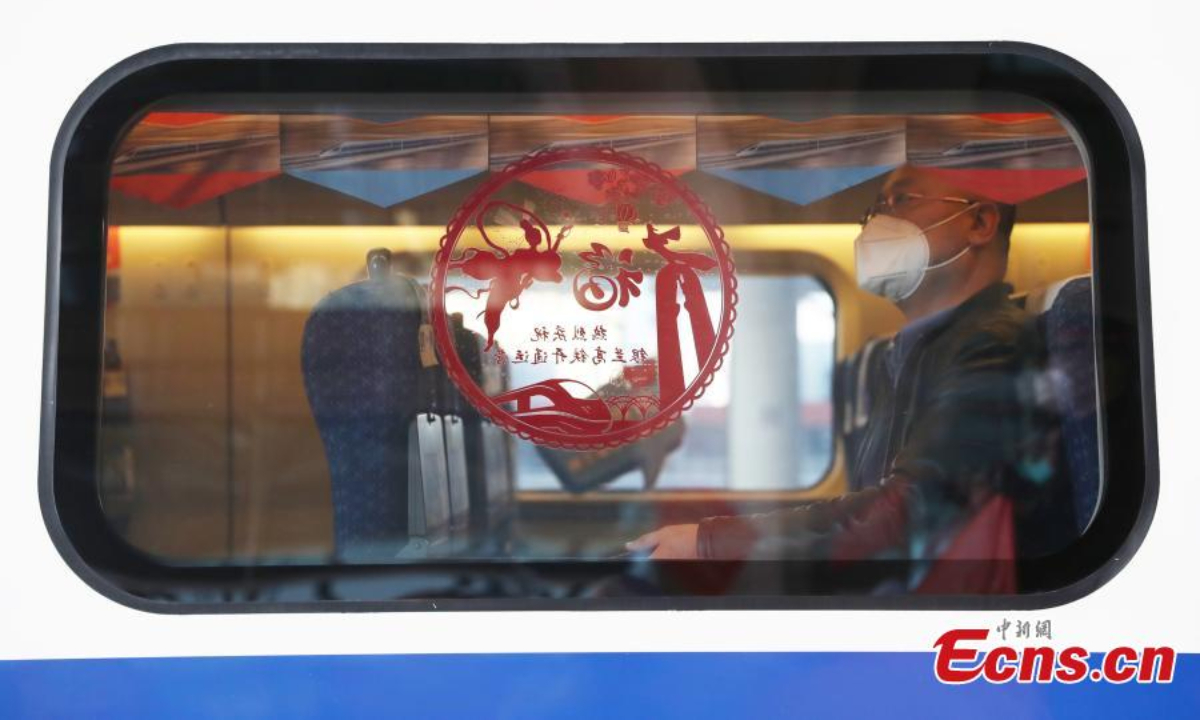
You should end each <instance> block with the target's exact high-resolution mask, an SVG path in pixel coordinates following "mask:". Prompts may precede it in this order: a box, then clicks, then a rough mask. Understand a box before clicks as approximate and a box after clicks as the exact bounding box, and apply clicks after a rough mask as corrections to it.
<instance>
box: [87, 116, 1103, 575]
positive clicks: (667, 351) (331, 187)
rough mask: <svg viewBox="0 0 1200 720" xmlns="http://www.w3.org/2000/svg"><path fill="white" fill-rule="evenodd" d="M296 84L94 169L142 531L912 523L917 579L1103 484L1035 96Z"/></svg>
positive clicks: (703, 550)
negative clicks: (866, 108)
mask: <svg viewBox="0 0 1200 720" xmlns="http://www.w3.org/2000/svg"><path fill="white" fill-rule="evenodd" d="M302 100H303V99H300V100H297V101H296V103H295V107H300V108H302V109H301V110H292V111H288V112H279V111H277V110H270V109H268V108H264V110H263V111H262V112H252V111H248V110H246V109H245V104H244V103H243V104H242V105H241V106H239V108H237V109H230V108H228V107H225V106H223V105H222V103H221V102H220V101H219V99H213V100H212V102H211V103H210V105H211V106H206V107H204V108H203V111H198V110H197V109H196V105H195V103H196V102H198V101H197V100H196V99H191V100H189V101H188V102H189V103H190V104H189V105H188V106H186V107H183V108H181V109H171V107H170V105H169V103H168V104H167V107H166V109H164V110H156V111H155V112H152V113H149V114H147V115H145V116H144V117H142V118H141V120H140V121H139V122H138V123H136V124H135V125H134V126H133V128H132V130H131V131H130V132H129V134H128V135H127V136H126V137H124V138H123V139H122V141H121V144H120V149H119V151H118V153H117V154H116V157H115V160H114V162H113V166H112V173H111V189H112V192H111V194H110V205H109V208H108V219H109V226H110V228H111V229H110V233H109V236H108V247H107V250H108V256H107V258H108V260H107V262H108V273H107V287H106V296H105V301H106V307H105V317H104V344H103V347H104V368H103V373H104V375H103V377H104V382H103V414H102V417H101V426H100V443H99V461H98V477H99V481H98V482H99V492H100V496H101V499H102V503H103V508H104V512H105V514H106V516H107V518H108V520H109V522H110V523H111V525H112V527H113V529H114V530H115V531H116V532H117V533H118V534H119V535H120V536H121V537H122V538H124V539H125V540H126V541H128V543H129V544H131V545H132V546H134V547H136V548H138V549H139V550H141V551H144V552H146V553H149V554H150V555H152V556H154V557H157V558H160V559H163V560H165V561H169V562H173V563H181V564H207V563H228V562H237V563H240V562H254V563H262V564H271V563H288V562H296V561H308V562H317V563H333V562H341V563H356V562H362V563H392V562H421V561H423V560H428V559H431V558H435V559H436V558H441V559H445V558H456V559H463V558H466V559H471V558H487V559H496V558H501V559H508V558H517V559H527V558H528V559H540V558H554V559H577V558H588V559H595V558H614V557H628V556H629V553H631V552H632V553H634V555H635V556H637V551H638V548H636V547H635V548H633V549H632V550H631V549H630V548H629V547H627V546H626V543H627V542H628V541H630V540H633V539H635V538H639V537H646V536H647V534H651V535H649V537H654V538H662V537H667V535H653V533H656V532H665V533H668V535H670V537H671V538H683V540H682V541H679V542H681V544H679V545H670V544H668V543H666V541H661V543H662V547H664V548H665V547H672V548H675V550H672V552H675V551H678V552H679V553H680V554H679V555H671V556H670V557H688V558H694V557H701V558H705V559H745V558H753V559H761V558H768V559H771V558H777V557H785V556H788V557H791V556H796V557H802V558H803V557H816V558H818V559H828V558H830V557H839V558H843V559H845V558H849V559H862V560H871V559H895V558H908V557H909V553H913V552H917V553H919V554H920V557H919V558H918V559H920V560H922V562H924V561H930V562H928V563H925V565H923V566H922V568H921V569H920V570H919V571H918V570H913V571H912V573H913V574H911V575H905V576H904V577H895V578H889V582H891V583H892V585H889V586H888V587H926V588H928V587H934V586H936V583H937V582H938V581H939V580H938V579H939V578H940V577H941V576H939V575H938V574H937V573H936V572H935V571H933V570H930V566H931V564H932V563H933V562H934V561H936V560H937V559H939V558H946V557H952V556H954V553H961V552H966V553H968V554H969V553H970V552H977V553H984V554H985V557H991V556H993V555H994V556H1003V555H1004V554H1005V553H1007V554H1008V556H1009V557H1011V556H1012V554H1013V553H1016V554H1018V555H1036V554H1038V553H1045V552H1048V551H1049V550H1050V549H1053V548H1055V547H1061V546H1062V544H1063V543H1065V542H1067V541H1069V540H1070V539H1071V538H1073V537H1075V536H1076V535H1077V534H1078V533H1079V532H1080V531H1081V530H1082V529H1083V528H1085V527H1086V526H1087V524H1088V523H1089V522H1090V520H1091V518H1092V517H1093V516H1094V514H1095V512H1096V508H1097V507H1098V504H1099V502H1100V498H1101V497H1102V494H1103V493H1102V482H1101V478H1100V473H1099V465H1098V447H1099V440H1098V437H1097V432H1096V426H1097V405H1096V398H1095V395H1094V388H1095V364H1094V360H1093V355H1092V345H1091V339H1092V335H1091V312H1092V308H1091V304H1090V303H1091V281H1090V272H1091V266H1090V262H1091V260H1090V257H1091V247H1090V234H1089V226H1088V214H1087V207H1088V206H1087V202H1088V188H1087V178H1086V173H1085V170H1084V167H1083V164H1082V160H1081V158H1080V153H1079V150H1078V148H1077V147H1076V145H1075V143H1074V141H1073V140H1072V139H1071V137H1070V135H1069V134H1068V133H1067V130H1066V129H1065V126H1064V125H1063V124H1062V123H1061V122H1060V121H1059V120H1058V119H1056V118H1055V117H1054V116H1053V115H1051V114H1048V113H1046V112H1020V113H1018V112H1012V113H1003V112H1002V113H994V112H982V111H980V112H964V111H962V110H961V108H960V109H959V110H956V111H953V112H950V111H946V112H935V111H936V110H937V108H931V109H929V111H924V110H922V111H920V112H918V111H914V112H912V113H909V114H895V113H892V112H891V111H890V110H889V112H888V113H877V114H870V113H860V114H837V113H833V112H822V113H817V112H816V111H813V112H812V113H799V114H797V113H796V112H788V113H783V112H767V111H765V110H763V111H757V110H756V111H754V112H750V111H749V110H747V112H745V113H742V114H736V115H734V114H716V113H714V114H704V113H701V114H678V113H676V114H670V113H663V114H649V113H642V114H638V113H633V114H618V115H595V116H593V115H584V116H580V115H572V114H568V113H565V112H564V113H562V114H541V115H530V114H522V113H503V112H497V113H494V114H417V115H413V114H410V113H407V112H399V111H397V112H394V113H385V112H378V111H371V112H368V111H359V110H356V109H355V108H353V107H349V106H348V107H347V108H345V109H344V110H340V109H338V110H336V111H335V108H337V103H333V104H330V103H329V102H324V103H322V104H320V105H319V107H320V108H321V110H320V111H317V110H316V109H314V108H317V107H318V105H316V104H313V103H312V102H309V105H308V106H305V104H304V102H302ZM304 108H307V109H304ZM760 110H761V109H760ZM809 115H813V117H809ZM546 158H560V159H561V161H560V162H559V163H558V164H557V165H553V166H552V167H551V166H547V167H545V168H543V167H541V166H537V169H536V170H531V171H529V172H526V173H524V174H520V173H517V172H516V171H515V170H513V168H518V169H520V168H522V167H524V165H522V163H530V162H534V161H538V162H541V161H545V159H546ZM613 158H617V159H618V160H613ZM606 163H609V164H608V165H606ZM621 163H625V164H624V165H622V164H621ZM476 201H478V203H477V205H478V207H476V206H473V205H472V203H473V202H476ZM964 268H965V269H964ZM735 287H736V305H735V303H734V302H733V300H734V295H735V293H734V292H733V289H734V288H735ZM726 329H728V330H729V332H731V333H732V334H731V335H730V334H728V333H725V334H723V333H724V331H725V330H726ZM726 340H728V342H725V341H726ZM980 357H984V358H985V359H986V358H991V359H993V360H994V359H995V358H1001V360H1002V362H1001V361H997V362H996V363H995V364H994V365H988V364H987V363H985V362H981V361H980V360H979V358H980ZM718 360H719V363H718V362H717V361H718ZM996 367H1001V370H1000V371H997V370H996V369H995V368H996ZM700 389H703V392H702V393H700V392H699V390H700ZM672 403H676V404H674V405H673V404H672ZM676 415H677V416H676ZM643 430H644V432H643ZM626 431H628V433H627V434H626V435H622V434H621V433H623V432H626ZM956 483H960V484H956ZM913 487H917V488H919V492H918V491H914V490H913ZM838 497H850V498H851V502H849V503H846V504H843V505H840V506H838V507H837V508H835V509H833V510H828V506H824V505H820V501H822V500H827V499H830V498H838ZM912 497H916V498H918V499H919V502H922V503H926V504H925V505H922V506H921V507H918V508H912V507H908V506H906V505H904V504H903V503H905V502H908V500H907V499H906V498H912ZM814 501H815V502H816V503H817V504H816V505H812V504H811V503H814ZM876 502H878V505H875V504H873V503H876ZM814 507H815V508H816V509H815V510H813V509H811V508H814ZM845 508H860V509H863V512H864V513H867V514H868V515H870V516H871V517H876V518H878V517H882V518H885V519H887V518H891V519H893V520H894V519H895V518H896V517H901V518H904V520H903V521H896V522H890V523H889V522H885V521H880V523H881V526H886V527H885V528H884V529H886V530H887V531H888V532H892V533H893V534H891V535H886V536H885V535H884V534H871V533H872V532H873V531H872V530H871V529H870V528H868V529H867V530H864V531H863V532H865V533H866V536H865V537H863V536H852V535H851V534H849V533H848V534H847V535H845V536H841V535H838V536H836V537H824V536H823V533H825V532H826V530H828V528H831V527H832V528H843V527H851V526H853V527H854V528H861V527H865V526H864V525H862V524H859V523H857V522H849V521H848V520H847V519H846V518H844V517H841V516H840V515H838V516H837V517H838V518H840V520H838V521H837V522H833V521H831V522H828V523H825V524H823V525H822V524H821V523H820V522H819V521H817V520H814V519H813V518H814V517H818V518H819V517H820V515H819V514H820V513H822V512H827V511H828V512H831V513H834V514H835V515H836V514H837V513H842V512H848V511H847V510H845ZM868 510H869V511H870V512H868ZM876 511H878V512H876ZM872 513H874V514H872ZM843 520H845V521H846V522H842V521H843ZM814 523H816V524H815V525H814ZM817 526H819V528H818V527H817ZM897 527H900V528H901V530H900V531H898V533H899V534H896V533H895V532H893V531H895V529H896V528H897ZM814 528H817V529H814ZM881 532H882V531H881ZM671 533H676V534H674V535H671ZM656 542H660V541H659V540H655V541H651V542H650V544H649V545H648V546H646V547H645V548H642V549H643V550H645V552H644V553H642V554H644V555H649V554H651V553H655V552H658V551H657V550H656V549H655V548H656V547H657V545H655V543H656ZM671 542H676V540H674V539H673V540H672V541H671ZM964 547H965V548H966V549H964ZM664 552H665V551H664ZM660 556H661V555H660ZM639 557H640V556H639ZM905 572H906V573H907V572H909V570H908V569H906V570H905ZM931 578H932V579H931ZM993 579H995V578H993ZM996 582H998V583H1000V585H998V586H997V587H1000V586H1003V587H1009V586H1008V585H1006V584H1004V583H1006V582H1008V579H999V580H996Z"/></svg>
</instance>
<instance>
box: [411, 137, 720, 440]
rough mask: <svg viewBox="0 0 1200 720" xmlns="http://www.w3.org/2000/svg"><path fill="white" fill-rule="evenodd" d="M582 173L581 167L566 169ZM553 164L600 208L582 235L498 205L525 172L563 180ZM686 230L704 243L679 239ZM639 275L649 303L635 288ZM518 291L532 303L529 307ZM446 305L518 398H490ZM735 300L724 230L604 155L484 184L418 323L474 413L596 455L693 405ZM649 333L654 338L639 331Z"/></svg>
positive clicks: (687, 195)
mask: <svg viewBox="0 0 1200 720" xmlns="http://www.w3.org/2000/svg"><path fill="white" fill-rule="evenodd" d="M580 165H585V166H587V167H588V168H589V169H588V170H584V171H579V172H574V171H573V168H578V167H579V166H580ZM564 168H566V169H567V170H566V172H567V173H568V174H569V175H570V176H573V177H574V178H575V181H576V182H577V183H578V184H579V185H581V186H582V187H586V188H588V189H590V190H591V191H594V192H596V193H598V195H599V196H602V197H598V198H597V199H598V200H602V205H601V207H602V208H603V210H602V211H600V218H601V219H600V220H597V219H596V217H597V216H594V215H593V216H589V219H588V223H589V224H586V225H585V224H582V223H581V222H579V221H577V220H576V219H575V218H573V217H571V216H569V215H566V214H563V215H562V216H561V217H551V216H549V215H548V214H547V213H550V212H552V211H553V210H552V209H548V210H544V211H537V212H535V209H534V208H528V207H522V206H519V205H516V204H513V203H512V202H508V201H505V200H499V199H497V198H498V197H500V196H503V197H511V195H510V194H508V193H507V192H505V189H506V188H507V187H508V186H509V184H510V183H513V182H522V183H528V182H529V178H530V176H535V177H536V176H546V175H547V174H551V173H553V174H556V175H557V176H558V177H567V175H561V174H559V173H563V172H564V170H563V169H564ZM570 190H572V191H573V192H579V191H580V187H574V188H570ZM637 199H647V200H652V201H653V202H652V203H643V204H642V207H643V208H645V212H649V213H651V214H656V213H657V212H659V211H660V210H661V211H662V213H663V218H668V217H669V218H671V219H670V222H669V223H668V222H665V221H662V222H660V223H659V225H655V223H654V221H655V218H653V217H641V218H638V223H639V225H640V227H639V226H635V227H630V226H629V225H628V223H629V220H630V217H629V211H628V208H627V205H628V204H629V203H631V202H632V201H634V200H637ZM560 212H564V213H565V211H560ZM685 217H686V219H683V218H685ZM622 224H625V225H626V227H625V234H623V235H622V234H621V233H622V230H621V227H620V226H621V225H622ZM684 227H689V228H690V227H695V228H698V229H699V231H700V233H701V235H702V237H703V240H700V237H699V236H694V235H688V236H687V238H686V239H687V242H686V243H684V239H685V238H684V232H683V228H684ZM639 230H640V231H641V232H639ZM630 231H632V233H637V234H632V233H631V232H630ZM689 232H691V231H689ZM638 235H640V236H641V237H639V236H638ZM678 245H685V246H686V248H687V249H686V251H685V250H682V249H678V248H677V246H678ZM564 273H566V274H573V279H572V280H570V281H567V280H565V279H564ZM648 274H652V275H654V283H653V293H652V294H651V293H645V292H644V290H645V288H643V287H642V283H643V280H644V279H645V278H646V275H648ZM718 289H719V297H720V301H719V306H718V304H716V303H714V302H713V300H712V296H713V294H714V293H715V292H716V290H718ZM531 291H532V292H535V293H546V294H545V295H542V296H541V298H542V300H541V302H540V303H539V302H530V301H528V295H529V292H531ZM706 291H707V293H708V294H707V295H706ZM651 295H652V297H651ZM448 301H452V302H453V303H454V304H455V305H456V311H458V312H462V313H463V317H464V319H466V320H467V323H468V325H470V323H471V322H476V323H480V322H481V324H482V328H477V332H479V333H480V334H481V335H486V343H485V344H486V349H487V350H488V352H485V353H484V356H485V360H484V362H495V363H499V362H507V363H509V364H510V367H511V368H512V371H513V376H514V377H515V378H521V381H520V382H516V383H514V384H516V385H517V387H513V388H510V389H505V390H503V391H500V392H495V391H494V390H493V392H494V393H495V394H494V395H489V394H488V393H486V392H485V391H484V390H483V388H482V387H481V385H480V384H479V383H477V382H476V380H475V379H474V377H473V374H472V373H471V372H469V371H468V369H467V368H466V366H465V365H464V363H463V360H462V358H460V357H459V355H458V347H459V343H457V342H455V335H454V331H453V330H452V327H453V322H452V321H451V319H450V310H449V309H448V308H447V302H448ZM736 302H737V281H736V278H735V276H734V268H733V260H732V257H731V253H730V250H729V245H728V244H727V243H726V242H725V239H724V233H723V231H722V230H721V228H720V226H719V225H718V224H717V223H716V221H715V220H714V219H713V217H712V213H711V212H710V211H709V209H708V207H707V205H705V204H704V202H703V201H701V200H700V198H699V197H698V196H697V195H696V194H695V193H694V192H693V191H692V190H691V189H690V188H688V187H687V186H686V185H685V184H683V183H682V182H680V181H679V180H678V179H677V178H676V177H675V176H674V175H673V174H672V172H671V171H669V170H664V169H663V168H661V167H659V166H657V165H654V164H653V163H650V162H648V161H646V160H644V159H642V158H639V157H637V156H634V155H631V154H629V153H624V152H620V151H616V150H612V149H610V148H598V147H586V146H584V147H572V148H550V149H544V150H540V151H537V152H534V153H532V154H530V155H527V156H525V157H524V158H522V159H520V160H518V161H516V162H514V163H512V164H511V165H509V166H507V167H505V168H504V169H503V170H501V171H500V172H498V173H495V174H493V175H492V176H491V177H489V178H488V180H487V181H486V182H485V183H484V184H483V185H481V186H480V187H478V188H477V189H476V190H475V191H474V192H473V193H472V194H471V195H470V196H469V197H468V198H467V199H466V201H465V202H464V203H463V204H462V206H461V207H460V208H459V209H458V211H457V212H456V213H455V214H454V216H453V218H452V219H451V220H450V222H449V224H448V225H447V227H446V235H445V237H444V238H443V239H442V244H441V247H440V249H439V251H438V253H437V256H436V257H435V259H434V264H433V271H432V282H431V287H430V323H431V324H432V326H433V329H434V338H435V342H436V344H437V349H438V354H439V357H440V358H441V359H442V361H443V363H444V364H445V367H446V370H447V372H448V374H449V376H450V377H451V379H452V380H453V381H454V382H455V384H456V385H458V387H459V389H460V390H461V391H462V393H463V395H464V396H465V397H466V398H467V399H468V400H469V401H470V402H471V403H472V404H473V405H474V406H475V407H476V408H477V409H478V410H479V412H480V413H482V414H483V415H484V416H486V417H488V418H489V419H491V420H492V421H493V422H495V423H496V424H498V425H500V426H501V427H504V428H505V429H507V430H509V431H510V432H513V433H516V434H517V435H519V436H521V437H524V438H527V439H530V440H532V441H534V442H537V443H540V444H545V445H550V446H555V447H564V448H577V449H585V448H602V447H614V446H617V445H621V444H624V443H627V442H631V441H634V440H637V439H639V438H641V437H645V436H646V435H649V434H651V433H653V432H656V431H658V430H661V429H662V428H664V427H666V426H667V425H668V424H670V423H671V422H672V421H674V420H675V419H676V418H678V417H679V415H680V414H681V413H682V412H683V411H684V410H686V409H687V408H688V407H690V406H691V405H692V403H694V402H695V401H696V399H697V398H699V397H700V396H701V395H702V394H703V393H704V390H705V388H706V387H707V386H708V384H709V383H711V382H712V379H713V376H714V374H715V373H716V372H717V370H718V369H719V368H720V366H721V364H722V361H723V359H724V357H725V354H726V352H727V351H728V348H729V340H730V337H731V336H732V334H733V319H734V316H735V312H734V307H735V305H736ZM612 313H616V315H612V317H611V318H610V314H612ZM641 313H646V314H652V315H651V317H652V322H650V323H647V322H645V321H644V320H641V319H639V314H641ZM683 313H686V315H687V320H686V324H685V325H681V324H680V315H681V314H683ZM593 316H594V317H595V321H594V322H587V324H586V325H585V324H584V323H583V322H582V321H581V318H588V319H590V318H591V317H593ZM647 325H651V326H652V327H653V328H654V330H653V331H652V332H650V333H647V332H644V331H643V330H641V328H644V327H646V326H647ZM681 329H682V330H683V333H682V335H683V336H684V337H690V345H691V347H690V348H687V349H686V350H685V349H684V348H683V344H684V341H683V340H682V339H681ZM685 353H686V354H687V355H691V354H692V353H694V354H695V363H694V364H692V363H685ZM685 368H692V370H690V371H689V370H687V369H685ZM518 369H520V371H519V372H518Z"/></svg>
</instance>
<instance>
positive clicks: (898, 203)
mask: <svg viewBox="0 0 1200 720" xmlns="http://www.w3.org/2000/svg"><path fill="white" fill-rule="evenodd" d="M922 200H939V201H941V202H952V203H958V204H960V205H975V204H977V203H978V202H979V201H978V200H971V199H970V198H964V197H953V196H939V197H934V196H932V195H922V194H920V193H914V192H898V193H892V194H891V195H880V196H879V197H878V198H876V200H875V202H873V203H871V204H870V206H868V207H867V210H866V212H864V213H863V216H862V219H860V220H859V221H858V224H859V225H866V224H867V222H868V221H870V219H871V218H873V217H875V216H876V215H878V214H880V213H885V214H887V215H895V214H896V211H897V210H900V209H903V208H905V207H911V206H912V205H913V204H915V203H917V202H920V201H922Z"/></svg>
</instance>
